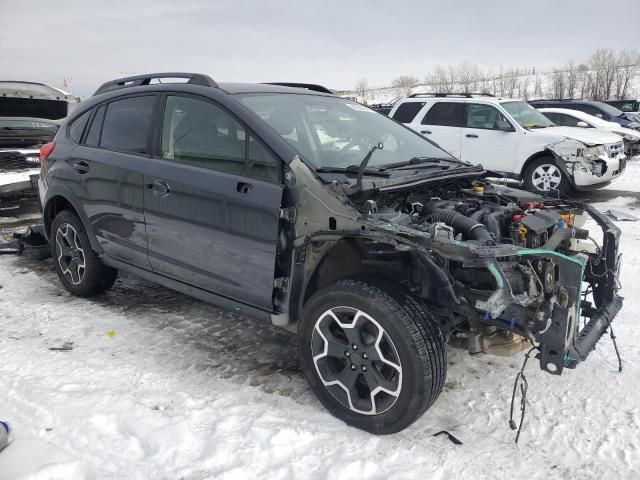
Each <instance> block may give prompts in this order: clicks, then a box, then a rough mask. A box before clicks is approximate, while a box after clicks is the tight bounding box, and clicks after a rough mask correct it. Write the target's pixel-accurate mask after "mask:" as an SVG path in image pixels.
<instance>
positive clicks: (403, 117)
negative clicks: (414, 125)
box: [391, 102, 426, 123]
mask: <svg viewBox="0 0 640 480" xmlns="http://www.w3.org/2000/svg"><path fill="white" fill-rule="evenodd" d="M425 104H426V102H405V103H403V104H401V105H400V106H399V107H398V108H397V110H396V111H395V112H394V113H393V116H392V117H391V118H393V119H394V120H396V121H398V122H400V123H411V122H413V119H414V118H416V115H417V114H418V112H419V111H420V110H422V107H424V106H425Z"/></svg>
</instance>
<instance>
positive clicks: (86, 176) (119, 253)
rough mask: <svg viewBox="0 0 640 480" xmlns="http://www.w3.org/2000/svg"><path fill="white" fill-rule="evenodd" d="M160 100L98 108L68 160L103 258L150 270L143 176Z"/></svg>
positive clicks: (138, 99)
mask: <svg viewBox="0 0 640 480" xmlns="http://www.w3.org/2000/svg"><path fill="white" fill-rule="evenodd" d="M158 98H159V97H157V96H156V95H148V94H147V95H137V96H129V97H125V98H120V99H117V100H114V101H111V102H109V103H105V104H103V105H100V106H98V107H96V108H94V111H93V114H92V119H91V120H90V123H89V126H88V128H87V131H86V133H85V139H84V141H83V142H82V144H81V145H79V146H78V147H77V148H76V149H75V150H74V152H73V157H72V158H70V159H69V160H68V161H69V162H70V163H71V164H72V165H71V167H72V171H74V175H76V178H75V179H73V181H72V182H70V185H73V187H74V188H76V195H77V197H78V199H79V200H80V202H81V203H82V206H83V208H84V210H85V212H86V214H87V216H88V218H89V222H90V223H91V226H92V228H93V231H94V233H95V235H96V237H97V240H98V243H99V244H100V246H101V247H102V248H103V249H104V251H105V253H106V254H107V255H109V256H110V257H112V258H114V259H117V260H120V261H123V262H126V263H130V264H132V265H135V266H138V267H141V268H146V269H150V266H149V261H148V258H147V240H146V231H145V222H144V210H143V185H144V184H143V180H144V178H143V173H142V172H143V168H144V162H145V161H147V160H148V159H149V158H150V153H149V152H150V148H151V143H150V142H151V138H152V137H151V133H152V128H151V126H152V119H153V110H154V106H155V103H156V101H157V100H158ZM71 133H72V135H73V132H71Z"/></svg>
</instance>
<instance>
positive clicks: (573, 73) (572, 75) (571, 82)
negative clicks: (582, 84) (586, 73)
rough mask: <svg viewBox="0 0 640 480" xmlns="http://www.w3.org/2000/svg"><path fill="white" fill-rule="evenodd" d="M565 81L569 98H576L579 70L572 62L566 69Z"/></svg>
mask: <svg viewBox="0 0 640 480" xmlns="http://www.w3.org/2000/svg"><path fill="white" fill-rule="evenodd" d="M564 70H565V80H566V83H567V85H566V92H567V98H574V97H575V94H576V88H577V86H578V69H577V67H576V66H575V64H574V63H573V60H571V61H570V62H569V63H567V64H566V65H565V67H564Z"/></svg>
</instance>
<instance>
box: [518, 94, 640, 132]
mask: <svg viewBox="0 0 640 480" xmlns="http://www.w3.org/2000/svg"><path fill="white" fill-rule="evenodd" d="M529 104H530V105H531V106H532V107H534V108H570V109H572V110H579V111H581V112H584V113H588V114H589V115H593V116H594V117H598V118H601V119H603V120H606V121H608V122H614V123H617V124H618V125H621V126H623V127H626V128H634V129H636V130H637V129H640V124H638V123H637V122H636V121H635V119H633V118H631V119H629V118H628V117H627V114H625V113H624V112H623V111H622V110H619V109H617V108H616V107H614V106H612V105H609V104H607V103H604V102H597V101H595V100H571V99H569V100H531V101H530V102H529Z"/></svg>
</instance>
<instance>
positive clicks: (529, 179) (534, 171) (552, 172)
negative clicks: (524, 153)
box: [524, 157, 571, 193]
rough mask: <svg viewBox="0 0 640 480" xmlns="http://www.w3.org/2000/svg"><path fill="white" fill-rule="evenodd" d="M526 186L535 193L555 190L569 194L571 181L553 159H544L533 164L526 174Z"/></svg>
mask: <svg viewBox="0 0 640 480" xmlns="http://www.w3.org/2000/svg"><path fill="white" fill-rule="evenodd" d="M524 186H525V188H526V189H527V190H529V191H530V192H535V193H541V192H548V191H553V190H557V191H559V192H560V193H567V192H568V191H569V190H570V189H571V183H570V182H569V179H568V178H567V176H566V175H565V173H564V172H563V171H562V170H561V169H560V167H558V165H556V162H555V159H554V158H553V157H542V158H540V159H538V160H536V161H535V162H533V163H531V165H529V166H528V167H527V169H526V171H525V172H524Z"/></svg>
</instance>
